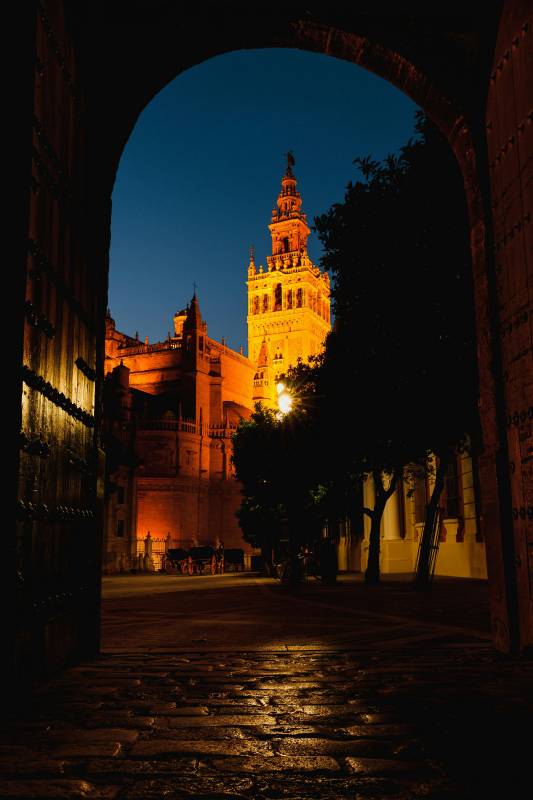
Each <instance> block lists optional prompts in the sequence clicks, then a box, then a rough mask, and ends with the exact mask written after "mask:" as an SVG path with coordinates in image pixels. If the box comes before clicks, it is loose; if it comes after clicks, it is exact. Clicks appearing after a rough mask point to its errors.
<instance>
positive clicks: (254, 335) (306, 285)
mask: <svg viewBox="0 0 533 800" xmlns="http://www.w3.org/2000/svg"><path fill="white" fill-rule="evenodd" d="M293 166H294V159H293V157H292V155H291V154H290V153H289V155H288V160H287V169H286V172H285V174H284V176H283V178H282V181H281V191H280V193H279V196H278V200H277V207H276V208H275V209H274V210H273V211H272V220H271V222H270V225H269V226H268V227H269V229H270V235H271V237H272V253H271V255H269V256H268V257H267V269H266V271H265V270H264V269H263V267H262V266H260V267H259V269H257V268H256V266H255V260H254V255H253V251H252V253H251V254H250V264H249V267H248V283H247V285H248V354H249V357H250V359H251V360H252V361H253V363H254V364H256V365H257V370H256V373H255V377H254V401H258V400H261V401H262V402H263V403H265V404H266V405H270V406H272V407H274V406H275V398H276V388H275V387H276V382H277V378H278V376H279V375H280V374H281V373H283V372H286V371H287V369H288V368H289V367H291V366H294V365H295V364H296V363H297V360H298V359H299V358H301V359H302V361H304V362H306V361H307V358H308V357H309V356H312V355H316V354H318V353H320V351H321V350H322V347H323V343H324V339H325V337H326V335H327V333H328V331H329V330H330V327H331V324H330V299H329V298H330V284H329V276H328V274H327V273H326V272H321V271H320V269H319V268H318V267H315V266H314V264H313V263H312V261H311V259H310V258H309V255H308V253H307V239H308V237H309V234H310V230H309V227H308V225H307V219H306V215H305V214H304V213H302V198H301V195H300V192H299V191H297V189H296V178H295V177H294V173H293V171H292V167H293Z"/></svg>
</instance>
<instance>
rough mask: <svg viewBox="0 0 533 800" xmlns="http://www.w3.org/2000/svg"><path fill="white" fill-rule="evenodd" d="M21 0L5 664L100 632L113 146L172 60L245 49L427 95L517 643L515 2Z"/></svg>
mask: <svg viewBox="0 0 533 800" xmlns="http://www.w3.org/2000/svg"><path fill="white" fill-rule="evenodd" d="M24 5H25V8H24V9H21V10H20V12H19V18H18V20H17V22H18V25H19V32H20V40H21V43H22V45H21V47H19V48H18V51H17V56H16V58H18V59H19V61H18V64H17V65H16V66H17V67H18V72H17V74H18V75H19V76H20V80H19V87H18V88H19V92H18V94H17V103H16V111H17V116H16V126H15V128H16V130H15V133H16V142H15V146H14V149H13V152H12V163H13V166H14V167H15V172H16V181H17V182H16V188H17V189H18V192H19V195H17V196H20V202H19V205H18V206H17V212H18V213H17V224H16V225H15V226H13V227H12V229H11V230H10V231H9V236H10V237H11V239H12V244H13V248H12V249H13V253H14V254H15V258H14V260H15V267H16V270H15V274H16V282H15V292H16V298H15V299H14V300H13V307H14V308H16V309H17V311H18V317H16V321H15V323H14V326H15V338H16V344H15V347H14V348H13V353H14V359H15V361H16V362H17V363H16V365H15V366H16V367H17V370H18V373H17V374H18V375H19V377H18V379H17V380H14V381H13V382H12V384H10V385H9V389H8V393H9V394H8V401H9V403H10V406H9V408H10V411H12V413H13V414H14V416H15V420H16V421H17V424H19V423H20V429H21V432H22V434H21V440H20V442H17V443H16V444H15V446H14V447H13V449H11V450H10V451H9V453H10V458H11V459H12V460H13V463H14V468H13V470H12V473H11V474H12V475H13V477H14V478H15V476H16V480H17V498H16V502H17V517H18V522H17V531H16V533H15V534H14V535H13V536H12V538H11V539H10V541H9V550H8V554H7V556H6V558H5V559H4V562H3V563H4V569H5V574H6V581H5V582H4V585H6V586H8V587H9V590H10V591H12V592H13V595H14V596H15V597H16V598H17V603H18V614H17V615H16V617H15V621H16V625H15V626H14V627H15V629H14V630H13V636H12V640H11V642H10V645H9V647H10V652H11V653H12V658H11V661H10V663H11V665H12V668H13V670H14V671H15V672H16V673H18V674H22V675H24V674H27V673H29V672H31V671H33V672H37V673H42V672H45V671H47V670H50V669H53V668H56V667H58V666H60V665H62V664H64V663H66V662H67V661H69V660H73V659H76V658H80V657H81V656H83V655H87V654H91V653H94V652H96V650H97V648H98V627H99V620H98V614H99V612H98V608H99V602H98V600H99V564H100V562H99V548H100V533H99V529H100V524H101V523H100V518H101V505H102V475H103V472H102V471H103V454H102V452H101V448H100V441H99V426H100V419H99V415H100V394H101V382H102V372H103V370H102V358H103V335H104V319H105V311H106V305H107V271H108V255H109V231H110V218H111V200H110V198H111V191H112V187H113V183H114V178H115V173H116V169H117V166H118V162H119V159H120V155H121V152H122V149H123V147H124V145H125V143H126V141H127V139H128V137H129V135H130V133H131V131H132V129H133V126H134V124H135V122H136V120H137V118H138V115H139V114H140V112H141V111H142V109H143V108H144V107H145V106H146V104H147V103H148V102H149V101H150V99H151V98H152V97H153V96H154V95H155V94H156V93H157V92H158V91H159V90H160V89H161V88H162V87H163V86H165V85H166V84H167V83H168V82H169V81H170V80H172V79H173V78H175V77H176V76H177V75H178V74H179V73H180V72H182V71H184V70H185V69H187V68H189V67H191V66H193V65H194V64H197V63H199V62H200V61H203V60H205V59H207V58H209V57H212V56H214V55H218V54H221V53H224V52H228V51H230V50H236V49H252V48H261V47H297V48H301V49H307V50H311V51H315V52H320V53H325V54H328V55H330V56H333V57H336V58H343V59H345V60H348V61H351V62H353V63H354V64H357V65H359V66H362V67H364V68H366V69H369V70H371V71H372V72H374V73H376V74H377V75H379V76H381V77H383V78H384V79H386V80H388V81H389V82H391V83H392V84H394V85H395V86H396V87H398V88H399V89H400V90H402V91H403V92H405V93H406V94H407V95H409V96H410V97H411V98H412V99H413V100H414V101H415V102H416V103H417V104H418V105H419V106H420V107H421V108H423V109H424V111H425V112H426V113H427V114H428V115H429V116H430V117H431V118H432V119H433V120H434V121H435V122H436V123H437V125H438V126H439V127H440V129H441V130H442V132H443V133H444V134H445V136H446V137H447V139H448V141H449V143H450V146H451V147H452V149H453V151H454V153H455V155H456V157H457V160H458V162H459V165H460V167H461V171H462V174H463V178H464V185H465V195H466V199H467V203H468V209H469V215H470V228H471V244H472V259H473V270H474V288H475V313H476V326H477V334H478V369H479V385H480V415H481V423H482V432H483V451H482V454H481V457H480V460H479V470H480V488H481V505H482V508H481V517H482V519H481V521H482V525H483V533H484V539H485V543H486V548H487V560H488V571H489V582H490V587H491V618H492V629H493V636H494V643H495V646H496V647H497V648H498V649H500V650H502V651H503V652H520V651H522V650H524V649H525V648H527V647H528V646H530V645H531V644H532V643H533V623H532V612H531V591H532V589H531V587H532V585H533V568H532V566H531V563H530V560H531V552H532V546H533V532H532V524H533V520H532V514H533V500H532V497H531V475H530V472H531V467H530V463H531V462H530V461H528V460H527V459H528V456H527V448H528V447H531V441H532V439H531V425H532V421H531V384H532V380H531V372H532V369H531V317H530V315H529V310H528V309H529V305H528V304H529V303H530V300H531V298H530V297H529V295H528V292H530V291H531V290H530V288H529V284H528V271H529V279H530V276H531V253H532V251H533V247H532V235H531V154H532V150H533V124H532V121H531V108H532V107H533V98H532V92H533V85H532V83H531V80H529V79H528V75H531V73H532V71H533V65H532V45H531V23H532V20H531V11H532V9H531V3H530V1H529V0H506V1H505V2H502V3H494V4H491V5H490V8H489V9H487V10H484V11H483V14H482V15H481V16H480V18H479V19H478V18H474V17H472V16H467V15H465V16H464V17H463V16H461V15H460V14H456V15H455V16H454V17H453V19H451V18H449V17H448V16H447V15H445V14H443V15H442V16H440V15H439V14H438V13H435V15H434V16H432V17H431V19H428V18H426V17H423V16H421V15H420V14H419V12H418V11H417V10H416V5H417V4H415V3H413V4H412V8H411V4H410V3H407V4H404V7H403V9H402V12H401V14H399V13H398V14H396V15H391V14H389V13H388V11H387V9H386V8H385V4H384V8H383V10H382V11H380V8H379V4H378V6H377V7H376V8H374V9H373V11H372V12H371V13H366V12H363V11H357V12H355V11H354V12H353V13H352V12H345V11H342V10H341V8H342V7H341V5H340V4H339V10H336V9H335V8H333V9H330V8H325V7H323V6H322V5H318V4H315V5H312V6H311V8H309V6H308V5H307V6H306V7H304V6H301V7H300V6H297V5H292V6H290V7H289V8H287V9H283V8H282V9H276V13H275V14H274V13H273V12H272V8H271V7H267V6H264V7H260V8H259V9H258V8H256V7H254V8H253V10H251V9H248V8H243V7H240V6H239V7H237V5H236V6H230V7H225V8H222V7H221V6H220V4H213V6H212V7H209V9H208V11H207V12H205V9H204V10H202V16H200V12H199V11H198V12H197V11H195V9H194V8H188V7H183V6H178V5H177V4H170V3H169V4H167V3H151V2H148V1H146V2H139V3H136V4H135V5H134V6H133V7H132V8H129V7H125V6H124V5H123V4H116V6H115V5H114V4H109V3H104V2H92V3H68V2H63V1H62V0H41V1H40V2H35V3H28V4H24ZM528 170H529V173H528ZM21 189H22V191H21ZM20 365H23V367H22V373H20ZM21 396H22V409H21ZM9 463H11V462H9ZM528 470H529V471H528ZM528 555H529V559H530V560H529V561H528Z"/></svg>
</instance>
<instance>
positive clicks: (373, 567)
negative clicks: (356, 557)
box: [365, 469, 400, 585]
mask: <svg viewBox="0 0 533 800" xmlns="http://www.w3.org/2000/svg"><path fill="white" fill-rule="evenodd" d="M399 474H400V470H399V469H395V470H394V472H393V473H392V475H391V479H390V483H389V488H388V489H385V487H384V486H383V477H382V473H381V471H379V470H374V472H373V475H372V477H373V479H374V488H375V491H376V500H375V503H374V509H373V511H369V509H365V512H366V513H367V514H369V516H370V518H371V524H370V542H369V545H368V564H367V567H366V572H365V583H368V584H370V585H376V584H378V583H379V581H380V572H379V546H380V538H381V519H382V517H383V512H384V511H385V506H386V505H387V500H388V499H389V497H390V496H391V495H392V494H394V492H395V490H396V484H397V482H398V475H399Z"/></svg>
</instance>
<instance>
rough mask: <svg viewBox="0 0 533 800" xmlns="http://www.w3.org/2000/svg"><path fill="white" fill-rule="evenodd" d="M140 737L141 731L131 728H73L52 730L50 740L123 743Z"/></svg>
mask: <svg viewBox="0 0 533 800" xmlns="http://www.w3.org/2000/svg"><path fill="white" fill-rule="evenodd" d="M138 738H139V731H137V730H133V729H131V728H89V729H84V730H71V731H68V732H67V731H59V732H53V731H52V732H50V734H49V736H48V741H50V742H66V743H74V742H75V743H76V744H77V745H81V744H92V743H96V742H121V743H122V744H126V743H130V742H135V741H137V739H138Z"/></svg>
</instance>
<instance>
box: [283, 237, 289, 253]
mask: <svg viewBox="0 0 533 800" xmlns="http://www.w3.org/2000/svg"><path fill="white" fill-rule="evenodd" d="M290 250H291V243H290V241H289V237H288V236H285V238H284V239H283V252H284V253H290Z"/></svg>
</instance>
